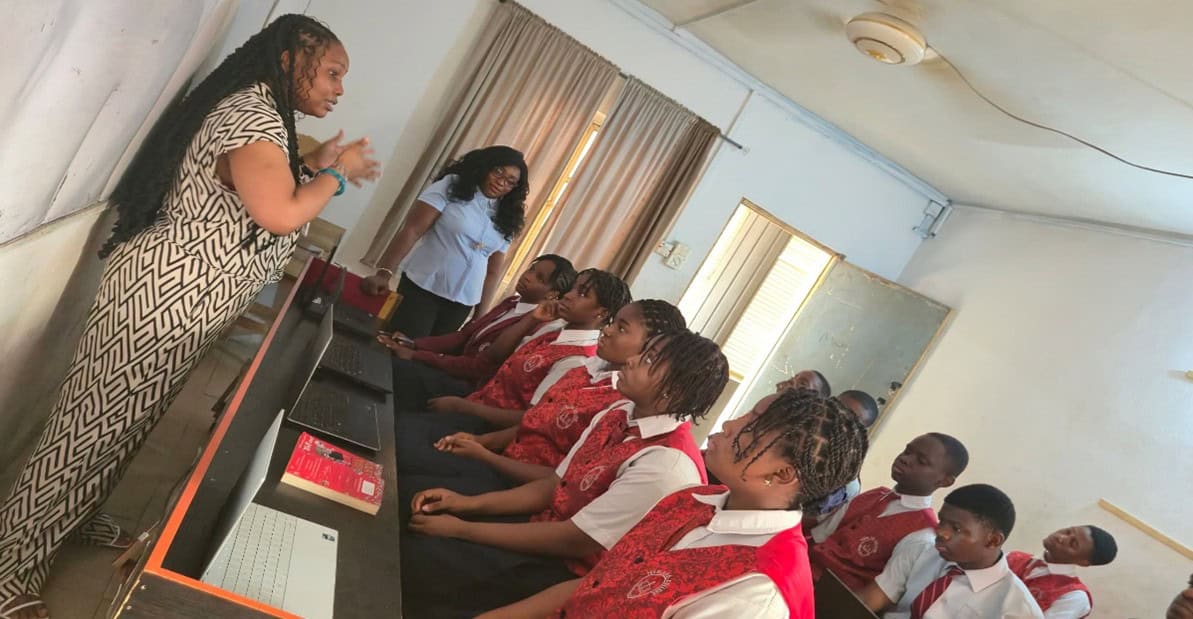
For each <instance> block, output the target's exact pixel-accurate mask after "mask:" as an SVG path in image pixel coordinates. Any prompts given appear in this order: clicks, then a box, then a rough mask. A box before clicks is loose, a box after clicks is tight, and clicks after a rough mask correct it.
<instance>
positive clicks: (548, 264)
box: [377, 254, 576, 410]
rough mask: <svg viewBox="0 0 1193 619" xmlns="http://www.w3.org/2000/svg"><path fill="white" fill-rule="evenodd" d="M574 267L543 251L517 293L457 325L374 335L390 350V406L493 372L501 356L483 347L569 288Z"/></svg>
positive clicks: (461, 389) (416, 401)
mask: <svg viewBox="0 0 1193 619" xmlns="http://www.w3.org/2000/svg"><path fill="white" fill-rule="evenodd" d="M575 283H576V269H575V268H573V267H572V263H571V262H569V261H568V260H567V259H566V258H563V257H560V256H556V255H555V254H544V255H542V256H539V257H538V258H535V260H534V262H532V263H530V267H529V268H527V269H526V271H525V272H523V273H522V275H521V276H520V277H519V278H518V283H517V285H516V286H515V288H514V292H515V294H513V295H512V296H510V297H507V298H506V299H504V300H503V301H501V302H500V303H498V304H497V305H496V306H495V307H494V308H493V309H492V310H489V312H487V313H486V314H484V315H483V316H477V317H475V318H473V319H472V320H470V321H468V323H467V324H465V325H464V326H463V327H461V328H460V330H459V331H453V332H452V333H448V334H445V335H430V336H427V337H421V338H418V339H417V340H410V339H409V338H407V337H406V336H405V335H403V334H401V333H397V332H395V333H393V334H388V333H383V334H380V335H378V336H377V341H379V342H381V343H382V344H384V345H385V346H386V347H388V348H389V349H390V350H391V351H392V352H393V354H394V359H393V374H394V398H395V400H394V406H395V407H396V409H397V410H409V409H411V408H417V407H421V406H422V404H423V403H425V402H426V401H427V400H429V399H431V398H434V397H439V396H444V395H467V394H469V393H471V392H472V391H474V390H476V388H477V387H479V386H481V385H482V384H484V383H485V382H486V381H488V380H489V379H490V378H492V377H493V373H494V372H496V371H497V368H498V367H499V366H500V365H501V362H503V361H505V359H500V360H494V359H491V358H490V357H489V355H485V354H483V353H484V351H485V350H486V349H487V348H489V346H491V345H492V344H493V342H494V341H495V340H496V339H497V337H498V336H499V335H501V333H502V332H503V331H505V330H506V329H507V328H509V327H511V326H513V325H514V324H515V323H517V322H518V319H520V318H521V317H522V316H524V315H525V314H528V313H530V312H531V311H532V310H534V308H535V307H536V306H537V305H538V304H539V303H542V302H543V301H548V300H555V299H558V298H559V297H561V296H563V295H564V294H565V293H567V291H568V290H571V289H572V286H573V285H574V284H575Z"/></svg>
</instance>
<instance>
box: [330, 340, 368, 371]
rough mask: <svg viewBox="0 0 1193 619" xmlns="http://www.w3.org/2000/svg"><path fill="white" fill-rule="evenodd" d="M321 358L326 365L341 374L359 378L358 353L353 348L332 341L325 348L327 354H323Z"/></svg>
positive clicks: (340, 342)
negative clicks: (344, 373)
mask: <svg viewBox="0 0 1193 619" xmlns="http://www.w3.org/2000/svg"><path fill="white" fill-rule="evenodd" d="M323 358H324V360H325V361H326V365H331V366H333V367H335V368H336V369H337V370H340V371H341V372H346V373H348V374H352V375H353V376H360V374H361V372H362V368H361V362H360V351H359V350H357V349H356V347H355V346H352V345H350V344H345V343H344V342H342V341H338V340H332V341H331V345H330V346H328V347H327V352H326V353H324V354H323Z"/></svg>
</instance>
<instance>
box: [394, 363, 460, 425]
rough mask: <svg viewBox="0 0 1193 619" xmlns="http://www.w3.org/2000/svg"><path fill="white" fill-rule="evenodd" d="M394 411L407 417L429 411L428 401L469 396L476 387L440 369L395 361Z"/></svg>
mask: <svg viewBox="0 0 1193 619" xmlns="http://www.w3.org/2000/svg"><path fill="white" fill-rule="evenodd" d="M392 363H393V374H394V411H395V412H398V413H407V412H412V411H425V410H427V400H430V399H431V398H438V397H443V396H447V395H454V396H460V397H463V396H466V395H468V394H470V393H472V392H473V391H476V389H475V386H474V385H473V384H472V383H470V382H468V381H466V380H462V379H459V378H456V377H454V376H449V375H448V374H447V372H444V371H443V370H440V369H438V368H433V367H430V366H427V365H423V364H421V363H419V362H417V361H408V360H406V359H399V358H397V357H393V359H392Z"/></svg>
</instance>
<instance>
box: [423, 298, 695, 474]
mask: <svg viewBox="0 0 1193 619" xmlns="http://www.w3.org/2000/svg"><path fill="white" fill-rule="evenodd" d="M686 327H687V323H686V321H685V320H684V317H683V314H681V313H680V311H679V308H677V307H675V306H674V305H672V304H670V303H668V302H666V301H660V300H657V299H645V300H641V301H634V302H633V303H630V304H629V305H627V306H625V307H623V308H621V311H620V312H618V313H617V316H616V317H614V319H613V322H611V323H609V324H608V325H606V326H605V328H604V329H602V330H601V337H600V338H599V339H598V340H597V354H596V357H592V358H590V359H589V360H588V363H587V364H586V366H585V367H584V368H576V369H573V370H571V371H569V372H568V373H567V374H565V375H564V377H563V378H561V379H560V380H559V382H557V383H555V385H553V386H552V387H551V388H550V389H548V390H547V392H546V393H545V394H543V398H542V399H541V400H540V401H539V403H538V404H536V405H535V406H532V407H531V408H530V409H529V410H527V411H526V414H524V415H523V416H522V419H521V420H520V421H519V422H518V425H517V426H514V427H510V428H505V429H503V430H498V431H496V432H490V433H487V434H482V435H480V436H476V435H472V434H468V433H466V432H459V433H456V434H453V435H451V436H445V437H443V438H442V439H440V440H439V441H438V442H437V443H436V444H435V447H436V448H437V449H439V450H440V451H443V452H446V453H450V454H454V455H458V456H462V457H465V458H469V459H473V460H476V461H479V462H480V463H482V464H483V465H485V466H487V467H490V468H492V469H493V470H494V471H495V472H497V473H498V474H500V475H501V476H502V477H504V478H506V479H509V480H512V481H515V482H518V483H526V482H529V481H534V480H536V479H541V478H543V477H549V476H551V475H552V474H553V473H554V472H555V467H557V466H559V463H560V462H562V461H563V458H564V456H566V455H567V453H568V451H570V450H571V448H572V445H575V444H576V441H578V440H579V439H580V435H581V433H583V432H584V429H585V428H587V427H588V424H589V422H590V421H592V418H593V417H594V416H596V414H597V413H599V412H601V411H602V410H604V409H605V408H607V407H608V406H609V405H611V404H613V403H614V402H616V401H617V400H620V399H622V395H621V393H620V392H619V391H617V388H616V387H615V386H614V378H615V377H616V375H617V372H618V371H619V370H621V368H622V366H624V365H625V362H626V361H627V360H629V359H630V357H633V356H635V355H637V354H639V353H641V352H642V349H643V348H644V347H645V346H646V343H647V342H648V341H649V340H650V338H653V337H655V336H657V335H664V334H668V333H675V332H678V331H682V330H683V329H685V328H686Z"/></svg>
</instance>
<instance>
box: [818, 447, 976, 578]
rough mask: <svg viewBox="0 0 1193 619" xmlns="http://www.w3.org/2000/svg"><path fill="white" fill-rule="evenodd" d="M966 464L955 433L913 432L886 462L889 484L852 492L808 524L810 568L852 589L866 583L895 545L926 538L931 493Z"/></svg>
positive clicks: (933, 523) (946, 484) (932, 521)
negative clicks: (825, 572) (829, 574)
mask: <svg viewBox="0 0 1193 619" xmlns="http://www.w3.org/2000/svg"><path fill="white" fill-rule="evenodd" d="M968 464H969V453H968V452H967V451H966V450H965V446H964V445H962V444H961V442H960V441H958V440H957V439H955V438H953V437H951V436H949V435H947V434H940V433H936V432H932V433H929V434H924V435H922V436H918V437H916V438H915V439H914V440H912V441H911V442H910V443H908V444H907V447H905V448H904V449H903V453H901V454H899V455H898V456H896V457H895V461H894V462H892V463H891V479H893V480H894V481H895V487H894V488H886V487H883V486H880V487H878V488H874V489H873V490H868V491H866V492H863V493H861V494H859V495H857V496H856V497H854V498H853V499H852V500H850V501H848V502H846V503H845V504H844V505H842V506H841V507H838V508H837V509H836V511H834V512H833V513H832V514H830V515H829V516H828V517H827V518H825V519H823V520H822V521H821V522H820V523H819V524H817V525H816V526H815V527H814V528H813V529H812V530H811V541H812V543H813V546H812V548H811V550H810V551H809V555H810V557H811V560H812V566H813V570H814V573H815V574H816V575H817V576H819V573H820V572H821V571H822V570H829V571H831V572H832V573H834V574H836V575H837V577H838V578H840V579H841V582H843V583H845V585H846V586H848V587H849V588H850V589H852V590H854V591H858V590H860V589H861V588H862V587H864V586H866V584H867V583H869V582H870V581H871V580H873V579H874V577H875V576H877V575H878V574H879V573H880V572H882V570H883V568H884V567H885V566H886V564H887V560H888V559H890V557H891V555H892V553H895V552H897V550H898V549H899V548H900V547H901V546H907V545H914V544H916V543H918V542H922V541H924V540H927V539H931V537H932V528H933V527H935V526H936V515H935V514H934V513H933V512H932V493H933V492H935V491H936V490H937V489H939V488H947V487H949V486H951V485H953V483H954V482H955V481H957V476H958V475H960V474H961V473H962V472H963V471H964V470H965V467H966V466H967V465H968Z"/></svg>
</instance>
